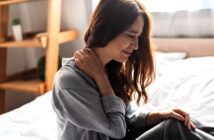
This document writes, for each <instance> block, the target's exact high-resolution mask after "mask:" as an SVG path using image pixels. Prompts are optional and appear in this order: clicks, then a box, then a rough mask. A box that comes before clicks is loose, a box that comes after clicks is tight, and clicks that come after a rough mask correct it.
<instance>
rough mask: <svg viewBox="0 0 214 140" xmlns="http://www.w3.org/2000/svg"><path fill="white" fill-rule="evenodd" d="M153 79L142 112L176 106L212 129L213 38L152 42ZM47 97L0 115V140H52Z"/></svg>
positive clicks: (54, 129) (52, 124)
mask: <svg viewBox="0 0 214 140" xmlns="http://www.w3.org/2000/svg"><path fill="white" fill-rule="evenodd" d="M154 44H155V45H156V46H157V48H156V50H157V51H158V52H156V53H155V62H156V73H157V74H156V75H157V76H156V79H155V81H154V82H153V83H152V84H151V85H150V86H149V87H148V88H147V89H146V90H147V91H148V94H149V103H148V104H146V105H142V108H140V109H142V110H161V109H166V108H172V107H179V108H183V109H185V110H187V111H188V112H190V114H191V116H192V117H195V118H197V119H198V120H199V121H200V122H202V123H203V124H204V125H207V126H214V109H213V108H214V102H213V100H214V88H213V87H214V39H207V40H206V39H205V40H204V39H175V38H174V39H172V38H171V39H170V38H159V39H154ZM51 94H52V92H51V91H49V92H47V93H46V94H45V95H42V96H40V97H38V98H36V99H35V100H34V101H32V102H30V103H28V104H25V105H23V106H22V107H20V108H18V109H15V110H13V111H11V112H8V113H6V114H3V115H1V116H0V139H1V140H11V139H15V140H56V139H57V127H56V122H55V119H56V116H55V113H54V111H53V109H52V105H51Z"/></svg>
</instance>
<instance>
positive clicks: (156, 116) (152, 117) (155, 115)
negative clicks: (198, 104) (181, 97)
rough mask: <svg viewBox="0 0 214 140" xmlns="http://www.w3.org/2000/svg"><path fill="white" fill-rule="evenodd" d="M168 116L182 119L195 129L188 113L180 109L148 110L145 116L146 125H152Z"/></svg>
mask: <svg viewBox="0 0 214 140" xmlns="http://www.w3.org/2000/svg"><path fill="white" fill-rule="evenodd" d="M169 118H175V119H177V120H180V121H183V122H184V124H185V125H186V126H187V127H188V128H189V129H195V125H194V124H193V122H192V121H191V118H190V116H189V114H188V113H187V112H185V111H183V110H181V109H173V110H169V111H153V112H150V113H149V114H148V116H147V125H154V124H157V123H159V122H160V121H162V120H165V119H169Z"/></svg>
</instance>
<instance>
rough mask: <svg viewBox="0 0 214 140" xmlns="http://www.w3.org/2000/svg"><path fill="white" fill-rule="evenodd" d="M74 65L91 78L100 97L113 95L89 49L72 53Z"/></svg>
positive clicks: (102, 67) (97, 61) (106, 79)
mask: <svg viewBox="0 0 214 140" xmlns="http://www.w3.org/2000/svg"><path fill="white" fill-rule="evenodd" d="M74 60H75V65H77V66H78V67H79V68H80V69H81V70H82V71H83V72H85V73H86V74H87V75H89V76H90V77H91V78H93V79H94V80H95V81H96V83H97V86H98V88H99V90H100V93H101V95H102V96H105V95H115V94H114V91H113V89H112V87H111V85H110V83H109V80H108V77H107V75H106V73H105V71H104V66H102V64H101V62H100V60H99V58H98V57H97V55H96V54H95V53H94V52H93V51H92V50H91V49H89V48H85V49H83V50H80V51H77V52H75V53H74Z"/></svg>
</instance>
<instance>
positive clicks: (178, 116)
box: [171, 111, 184, 121]
mask: <svg viewBox="0 0 214 140" xmlns="http://www.w3.org/2000/svg"><path fill="white" fill-rule="evenodd" d="M171 117H173V118H175V119H177V120H180V121H184V117H183V116H182V115H180V114H178V113H176V112H174V111H172V113H171Z"/></svg>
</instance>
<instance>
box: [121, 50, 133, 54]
mask: <svg viewBox="0 0 214 140" xmlns="http://www.w3.org/2000/svg"><path fill="white" fill-rule="evenodd" d="M122 52H124V53H125V54H127V55H131V54H132V51H126V50H122Z"/></svg>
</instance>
